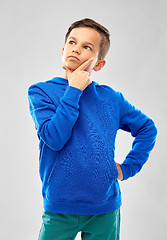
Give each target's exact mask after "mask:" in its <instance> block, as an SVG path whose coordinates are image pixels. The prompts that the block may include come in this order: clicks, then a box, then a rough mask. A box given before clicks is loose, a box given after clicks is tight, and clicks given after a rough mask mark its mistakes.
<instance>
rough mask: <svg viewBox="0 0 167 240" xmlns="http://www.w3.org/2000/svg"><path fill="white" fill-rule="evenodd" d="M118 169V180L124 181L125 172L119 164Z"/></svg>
mask: <svg viewBox="0 0 167 240" xmlns="http://www.w3.org/2000/svg"><path fill="white" fill-rule="evenodd" d="M116 166H117V169H118V180H123V172H122V169H121V167H120V165H119V163H116Z"/></svg>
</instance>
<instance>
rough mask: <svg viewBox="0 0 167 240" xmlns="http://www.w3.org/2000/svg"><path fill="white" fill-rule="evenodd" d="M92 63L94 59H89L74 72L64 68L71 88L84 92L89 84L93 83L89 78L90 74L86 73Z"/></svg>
mask: <svg viewBox="0 0 167 240" xmlns="http://www.w3.org/2000/svg"><path fill="white" fill-rule="evenodd" d="M92 61H93V58H90V59H88V60H87V61H85V62H84V63H82V64H81V65H80V66H79V67H78V68H77V69H75V70H74V71H71V70H70V69H69V68H68V67H67V66H63V69H65V71H66V77H67V79H68V82H69V86H72V87H75V88H78V89H80V90H82V91H83V90H84V89H85V88H86V87H87V86H88V85H89V84H91V83H92V81H91V79H90V78H89V73H88V72H87V71H84V70H85V69H86V68H87V67H88V65H89V64H90V63H91V62H92Z"/></svg>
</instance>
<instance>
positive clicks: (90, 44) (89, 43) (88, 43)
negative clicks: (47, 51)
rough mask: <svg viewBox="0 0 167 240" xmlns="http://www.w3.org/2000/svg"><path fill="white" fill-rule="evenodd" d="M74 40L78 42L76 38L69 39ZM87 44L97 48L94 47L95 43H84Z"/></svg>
mask: <svg viewBox="0 0 167 240" xmlns="http://www.w3.org/2000/svg"><path fill="white" fill-rule="evenodd" d="M71 38H72V39H74V40H75V41H76V40H77V39H76V38H75V37H70V38H69V39H71ZM84 43H85V44H87V45H91V46H93V47H95V46H94V44H93V43H91V42H84Z"/></svg>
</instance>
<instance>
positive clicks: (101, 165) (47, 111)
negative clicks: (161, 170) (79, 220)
mask: <svg viewBox="0 0 167 240" xmlns="http://www.w3.org/2000/svg"><path fill="white" fill-rule="evenodd" d="M28 99H29V107H30V113H31V116H32V118H33V121H34V123H35V128H36V130H37V135H38V138H39V151H40V152H39V173H40V178H41V181H42V196H43V202H44V209H45V210H46V211H49V212H53V213H59V214H86V215H96V214H104V213H107V212H112V211H114V210H116V209H118V208H120V206H121V204H122V200H121V191H120V186H119V183H118V181H117V178H118V170H117V167H116V164H115V161H114V149H115V138H116V134H117V131H118V130H119V129H122V130H124V131H127V132H130V133H131V135H132V136H133V137H134V140H133V144H132V149H131V151H130V152H129V153H128V155H127V156H126V158H125V160H124V161H123V163H122V164H121V165H120V166H121V169H122V172H123V176H124V178H123V180H126V179H128V178H130V177H132V176H134V175H135V174H136V173H138V172H139V171H140V170H141V168H142V166H143V164H144V163H146V161H147V160H148V157H149V153H150V151H151V150H152V149H153V147H154V144H155V138H156V135H157V129H156V127H155V125H154V122H153V121H152V120H151V119H150V118H149V117H147V116H146V115H145V114H143V113H142V112H141V111H140V110H138V109H136V108H135V107H134V106H132V105H131V104H130V103H129V102H128V101H127V100H126V99H125V98H124V96H123V95H122V94H121V93H120V92H116V91H114V90H113V89H112V88H111V87H109V86H107V85H99V84H98V83H96V82H94V81H92V83H91V84H90V85H88V86H87V88H86V89H85V90H84V91H82V90H80V89H78V88H75V87H72V86H69V85H68V80H67V79H65V78H60V77H55V78H53V79H52V80H49V81H46V82H39V83H36V84H34V85H32V86H30V88H29V90H28Z"/></svg>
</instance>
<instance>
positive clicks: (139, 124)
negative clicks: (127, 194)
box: [120, 93, 157, 180]
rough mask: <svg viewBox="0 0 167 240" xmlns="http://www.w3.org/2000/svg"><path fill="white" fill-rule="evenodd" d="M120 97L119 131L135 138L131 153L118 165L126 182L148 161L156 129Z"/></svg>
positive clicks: (144, 116) (149, 120)
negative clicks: (128, 133) (126, 132)
mask: <svg viewBox="0 0 167 240" xmlns="http://www.w3.org/2000/svg"><path fill="white" fill-rule="evenodd" d="M120 95H121V112H120V129H122V130H124V131H128V132H130V133H131V135H132V136H133V137H134V138H135V139H134V140H133V143H132V149H131V151H130V152H129V153H128V155H127V156H126V158H125V160H124V162H123V163H122V164H120V166H121V169H122V172H123V180H126V179H128V178H129V177H133V176H134V175H135V174H136V173H138V172H139V171H140V170H141V168H142V166H143V165H144V164H145V163H146V161H147V160H148V157H149V154H150V151H151V150H152V149H153V147H154V145H155V140H156V135H157V128H156V126H155V124H154V122H153V121H152V120H151V119H150V118H149V117H147V116H146V115H145V114H144V113H142V112H141V111H140V110H138V109H136V108H135V107H134V106H132V105H131V104H130V103H129V102H128V101H127V100H126V99H125V98H124V97H123V95H122V94H121V93H120Z"/></svg>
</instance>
